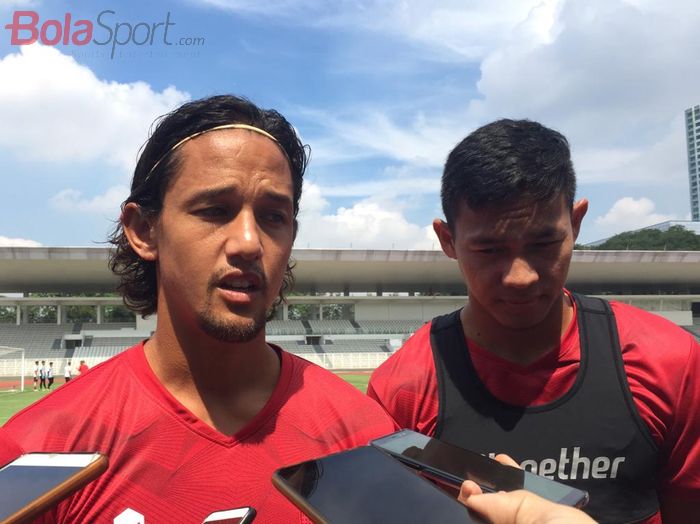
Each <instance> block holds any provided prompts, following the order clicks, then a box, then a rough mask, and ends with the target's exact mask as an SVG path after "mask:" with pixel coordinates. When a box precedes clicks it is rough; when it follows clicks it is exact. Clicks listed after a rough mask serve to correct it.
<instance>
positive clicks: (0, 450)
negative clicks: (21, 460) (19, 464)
mask: <svg viewBox="0 0 700 524" xmlns="http://www.w3.org/2000/svg"><path fill="white" fill-rule="evenodd" d="M23 453H24V451H23V450H22V448H21V447H19V444H17V443H16V442H15V441H14V440H12V439H11V438H10V436H9V435H8V433H7V431H6V430H5V429H4V428H0V468H1V467H3V466H4V465H6V464H9V463H10V462H12V461H13V460H15V459H16V458H17V457H19V456H20V455H22V454H23Z"/></svg>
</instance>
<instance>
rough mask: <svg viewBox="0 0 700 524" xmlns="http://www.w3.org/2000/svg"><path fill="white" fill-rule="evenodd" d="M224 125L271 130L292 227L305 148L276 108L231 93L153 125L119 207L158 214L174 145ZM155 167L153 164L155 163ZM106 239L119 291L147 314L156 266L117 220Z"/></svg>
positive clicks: (288, 280) (172, 169)
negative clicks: (288, 186) (288, 180)
mask: <svg viewBox="0 0 700 524" xmlns="http://www.w3.org/2000/svg"><path fill="white" fill-rule="evenodd" d="M226 124H247V125H251V126H255V127H257V128H259V129H262V130H263V131H266V132H268V133H269V134H271V135H272V136H273V137H275V139H276V140H277V142H278V143H279V145H280V147H281V148H282V149H283V150H284V152H285V154H286V156H287V159H288V160H289V167H290V169H291V172H292V185H293V192H294V195H293V204H294V231H295V233H296V229H297V220H296V216H297V213H298V211H299V199H300V198H301V189H302V183H303V179H304V172H305V171H306V166H307V163H308V158H309V156H308V150H309V148H308V146H305V145H303V144H302V143H301V140H300V139H299V136H298V135H297V133H296V131H295V130H294V128H293V127H292V125H291V124H290V123H289V122H288V121H287V120H286V119H285V118H284V117H283V116H282V115H281V114H280V113H278V112H277V111H275V110H271V109H261V108H259V107H258V106H256V105H255V104H253V103H252V102H250V101H249V100H247V99H245V98H241V97H238V96H234V95H218V96H212V97H209V98H203V99H200V100H194V101H192V102H188V103H186V104H184V105H182V106H180V107H178V108H177V109H175V110H174V111H172V112H171V113H168V114H166V115H163V116H162V117H160V118H159V119H158V120H156V122H155V123H154V125H155V128H154V129H152V132H151V135H150V137H149V139H148V141H147V142H146V144H145V146H144V148H143V150H142V152H141V155H140V157H139V159H138V162H137V163H136V168H135V169H134V177H133V179H132V182H131V194H130V195H129V196H128V198H127V199H126V200H125V201H124V203H123V204H122V209H124V206H126V205H127V204H128V203H130V202H135V203H136V204H138V205H139V207H140V208H141V211H142V212H143V213H145V214H146V215H147V216H151V217H156V216H158V215H159V214H160V212H161V210H162V207H163V198H164V196H165V193H166V190H167V189H168V186H169V184H170V182H171V181H172V179H173V176H174V175H175V173H176V172H177V170H178V167H179V166H178V164H179V162H178V154H177V153H178V149H175V150H174V151H173V150H172V148H173V146H175V144H177V143H178V142H180V141H181V140H182V139H184V138H185V137H188V136H190V135H193V134H195V133H198V132H202V131H206V130H207V129H211V128H213V127H216V126H219V125H226ZM154 166H155V167H154ZM109 242H110V243H111V244H113V245H114V246H115V248H114V250H113V251H112V252H111V254H110V260H109V267H110V269H111V270H112V272H114V273H115V274H116V275H117V276H118V277H119V278H120V283H119V285H118V286H117V290H118V291H119V292H120V293H121V294H122V296H123V297H124V303H125V304H126V306H127V307H129V308H130V309H131V310H132V311H135V312H137V313H140V314H141V315H142V316H144V317H145V316H147V315H150V314H152V313H154V312H155V311H156V309H157V305H158V303H157V302H158V299H157V297H158V293H157V291H158V286H157V281H156V264H155V262H149V261H146V260H143V259H142V258H141V257H140V256H138V254H136V252H135V251H134V250H133V249H132V247H131V245H130V244H129V241H128V239H127V238H126V235H125V234H124V228H123V226H122V224H121V222H119V223H118V224H117V226H116V228H115V230H114V231H113V232H112V234H111V236H110V238H109ZM291 269H292V268H291V265H288V266H287V271H286V275H285V279H284V282H283V285H282V289H281V290H280V296H279V299H278V301H281V300H283V299H284V294H283V293H284V291H286V290H287V289H289V288H290V287H291V286H292V283H293V277H292V273H291Z"/></svg>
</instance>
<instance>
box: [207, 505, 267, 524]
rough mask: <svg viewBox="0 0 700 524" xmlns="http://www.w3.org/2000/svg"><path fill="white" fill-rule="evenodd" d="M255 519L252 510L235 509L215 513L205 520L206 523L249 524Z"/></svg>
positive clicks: (247, 508)
mask: <svg viewBox="0 0 700 524" xmlns="http://www.w3.org/2000/svg"><path fill="white" fill-rule="evenodd" d="M254 518H255V510H254V509H253V508H249V507H245V508H236V509H227V510H223V511H215V512H214V513H212V514H211V515H209V516H208V517H207V518H205V519H204V522H203V523H202V524H204V523H206V522H216V523H217V524H249V523H250V522H253V519H254Z"/></svg>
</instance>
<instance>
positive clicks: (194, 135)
mask: <svg viewBox="0 0 700 524" xmlns="http://www.w3.org/2000/svg"><path fill="white" fill-rule="evenodd" d="M219 129H246V130H248V131H252V132H253V133H257V134H259V135H262V136H264V137H267V138H269V139H270V140H272V141H273V142H274V143H275V144H277V146H278V147H279V148H280V151H282V154H284V158H286V159H287V162H288V163H289V167H292V162H291V160H289V156H288V155H287V152H286V151H285V150H284V148H283V147H282V144H280V143H279V141H278V140H277V139H276V138H275V137H274V136H272V135H271V134H270V133H268V132H267V131H265V130H263V129H260V128H259V127H255V126H251V125H248V124H223V125H220V126H215V127H210V128H209V129H205V130H203V131H197V132H196V133H192V134H191V135H189V136H186V137H185V138H183V139H182V140H180V141H179V142H178V143H177V144H175V145H174V146H172V147H171V148H170V149H168V150H167V151H166V152H165V153H163V155H162V156H161V157H160V158H159V159H158V162H156V163H155V164H153V167H152V168H151V169H150V171H149V172H148V174H147V175H146V178H148V177H150V176H151V174H152V173H153V171H155V170H156V168H157V167H158V166H159V165H160V163H161V162H162V161H163V160H164V159H165V157H166V156H168V155H169V154H170V153H172V152H173V151H175V150H176V149H177V148H179V147H180V146H182V144H184V143H185V142H188V141H190V140H192V139H193V138H197V137H198V136H199V135H203V134H204V133H208V132H209V131H218V130H219Z"/></svg>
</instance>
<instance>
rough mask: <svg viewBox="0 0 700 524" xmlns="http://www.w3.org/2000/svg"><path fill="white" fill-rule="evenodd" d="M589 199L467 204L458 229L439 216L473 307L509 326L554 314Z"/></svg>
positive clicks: (444, 238)
mask: <svg viewBox="0 0 700 524" xmlns="http://www.w3.org/2000/svg"><path fill="white" fill-rule="evenodd" d="M586 206H587V202H586V201H585V200H582V201H580V202H577V203H576V204H575V205H574V208H573V210H570V209H569V207H568V205H567V203H566V200H565V198H564V196H563V195H562V196H560V197H559V198H554V199H552V200H550V201H545V202H534V201H531V200H525V201H521V202H516V203H514V204H507V205H499V206H493V207H487V208H484V209H479V210H478V211H475V210H473V209H471V208H470V207H469V206H468V205H467V204H466V203H462V204H461V206H460V208H459V210H458V213H457V216H456V219H455V220H454V224H453V229H452V230H450V229H449V228H448V226H447V224H445V223H444V222H442V221H439V220H438V221H435V223H434V227H435V231H436V233H437V234H438V237H439V238H440V242H441V245H442V248H443V250H444V251H445V254H447V255H448V256H449V257H451V258H454V259H456V260H457V261H458V263H459V267H460V270H461V271H462V275H463V276H464V280H465V282H466V284H467V287H468V289H469V307H470V308H471V309H473V310H475V311H476V312H478V313H479V316H480V318H487V319H490V320H491V321H492V322H494V323H495V324H496V325H500V326H502V327H505V328H510V329H527V328H532V327H536V326H537V325H539V324H541V323H542V322H544V321H545V320H546V319H547V318H548V317H549V315H552V314H555V313H556V312H554V311H553V308H554V306H555V305H556V304H561V296H562V288H563V286H564V282H565V281H566V277H567V274H568V271H569V263H570V262H571V255H572V251H573V247H574V241H575V239H576V236H577V235H578V231H579V227H580V225H581V220H582V219H583V216H584V215H585V212H586Z"/></svg>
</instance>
